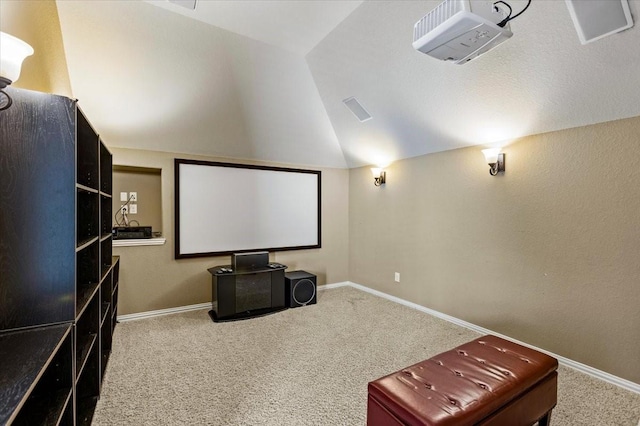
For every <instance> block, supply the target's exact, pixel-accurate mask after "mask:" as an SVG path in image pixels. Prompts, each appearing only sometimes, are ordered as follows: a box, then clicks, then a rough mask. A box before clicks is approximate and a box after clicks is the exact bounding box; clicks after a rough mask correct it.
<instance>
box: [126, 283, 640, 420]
mask: <svg viewBox="0 0 640 426" xmlns="http://www.w3.org/2000/svg"><path fill="white" fill-rule="evenodd" d="M339 287H353V288H355V289H358V290H361V291H364V292H366V293H369V294H373V295H374V296H378V297H382V298H384V299H387V300H390V301H392V302H396V303H399V304H401V305H404V306H408V307H409V308H413V309H416V310H418V311H420V312H424V313H426V314H429V315H432V316H434V317H437V318H440V319H443V320H445V321H449V322H451V323H453V324H456V325H459V326H460V327H464V328H467V329H469V330H473V331H475V332H477V333H480V334H493V335H494V336H498V337H502V338H503V339H506V340H510V341H512V342H515V343H518V344H520V345H522V346H526V347H529V348H531V349H535V350H537V351H540V352H542V353H546V354H547V355H550V356H552V357H554V358H556V359H557V360H558V362H559V363H560V364H562V365H565V366H567V367H570V368H573V369H574V370H577V371H579V372H581V373H584V374H588V375H589V376H592V377H595V378H597V379H600V380H603V381H605V382H608V383H612V384H614V385H616V386H619V387H621V388H623V389H626V390H629V391H632V392H635V393H638V394H640V384H638V383H634V382H632V381H630V380H626V379H623V378H621V377H618V376H614V375H613V374H609V373H607V372H604V371H602V370H598V369H597V368H593V367H591V366H588V365H586V364H582V363H580V362H577V361H574V360H572V359H569V358H565V357H563V356H560V355H557V354H554V353H553V352H550V351H547V350H545V349H541V348H538V347H536V346H533V345H530V344H528V343H525V342H521V341H519V340H516V339H513V338H511V337H509V336H505V335H504V334H500V333H496V332H495V331H493V330H489V329H488V328H484V327H480V326H478V325H475V324H472V323H470V322H467V321H464V320H461V319H459V318H456V317H452V316H451V315H447V314H443V313H442V312H438V311H435V310H433V309H429V308H427V307H424V306H422V305H418V304H417V303H413V302H409V301H407V300H404V299H401V298H399V297H396V296H391V295H390V294H387V293H383V292H381V291H378V290H374V289H372V288H369V287H365V286H363V285H361V284H357V283H354V282H351V281H342V282H338V283H332V284H325V285H319V286H318V288H317V290H318V291H323V290H329V289H333V288H339ZM200 309H211V302H206V303H198V304H197V305H188V306H180V307H177V308H169V309H159V310H157V311H147V312H140V313H137V314H127V315H120V316H118V317H117V320H118V321H120V322H126V321H134V320H139V319H143V318H151V317H157V316H161V315H169V314H177V313H180V312H188V311H195V310H200ZM638 426H640V423H639V424H638Z"/></svg>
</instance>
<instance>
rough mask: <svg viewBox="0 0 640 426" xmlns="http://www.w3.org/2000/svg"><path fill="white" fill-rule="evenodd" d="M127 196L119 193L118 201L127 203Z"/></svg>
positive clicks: (124, 193)
mask: <svg viewBox="0 0 640 426" xmlns="http://www.w3.org/2000/svg"><path fill="white" fill-rule="evenodd" d="M127 197H128V195H127V193H126V192H121V193H120V201H127V200H128V198H127Z"/></svg>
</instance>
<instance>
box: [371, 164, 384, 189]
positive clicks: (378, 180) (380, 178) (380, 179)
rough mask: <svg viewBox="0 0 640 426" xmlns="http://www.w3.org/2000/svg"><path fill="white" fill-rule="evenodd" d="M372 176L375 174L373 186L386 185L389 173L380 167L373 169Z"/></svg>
mask: <svg viewBox="0 0 640 426" xmlns="http://www.w3.org/2000/svg"><path fill="white" fill-rule="evenodd" d="M371 174H373V184H374V185H375V186H380V185H384V184H385V183H386V181H387V172H385V171H384V170H382V169H381V168H379V167H374V168H372V169H371Z"/></svg>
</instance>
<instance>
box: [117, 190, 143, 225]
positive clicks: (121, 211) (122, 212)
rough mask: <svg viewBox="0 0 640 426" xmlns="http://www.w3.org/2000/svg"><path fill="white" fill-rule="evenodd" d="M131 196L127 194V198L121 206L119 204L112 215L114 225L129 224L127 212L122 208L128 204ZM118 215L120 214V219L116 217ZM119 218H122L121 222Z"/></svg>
mask: <svg viewBox="0 0 640 426" xmlns="http://www.w3.org/2000/svg"><path fill="white" fill-rule="evenodd" d="M132 198H133V197H132V196H129V199H128V200H127V202H126V203H124V204H123V205H122V206H120V208H119V209H118V211H117V212H116V214H115V215H113V220H114V221H115V222H116V225H118V226H129V219H127V214H126V213H125V212H124V211H123V209H124V208H125V207H127V206H128V205H129V203H130V202H131V199H132ZM118 216H120V219H118ZM121 220H122V222H121ZM136 222H137V221H136Z"/></svg>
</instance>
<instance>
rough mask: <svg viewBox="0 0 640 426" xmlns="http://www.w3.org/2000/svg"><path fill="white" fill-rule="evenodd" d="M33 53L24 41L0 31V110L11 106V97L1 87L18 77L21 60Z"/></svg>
mask: <svg viewBox="0 0 640 426" xmlns="http://www.w3.org/2000/svg"><path fill="white" fill-rule="evenodd" d="M31 55H33V48H32V47H31V46H29V45H28V44H27V43H25V42H24V41H22V40H20V39H19V38H16V37H14V36H12V35H9V34H7V33H3V32H1V31H0V111H1V110H3V109H7V108H9V107H10V106H11V102H12V101H11V97H10V96H9V95H7V94H6V93H5V92H4V91H3V90H2V89H4V88H5V87H7V86H8V85H10V84H11V83H14V82H15V81H16V80H18V78H19V77H20V69H21V68H22V62H23V61H24V60H25V58H26V57H27V56H31Z"/></svg>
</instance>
